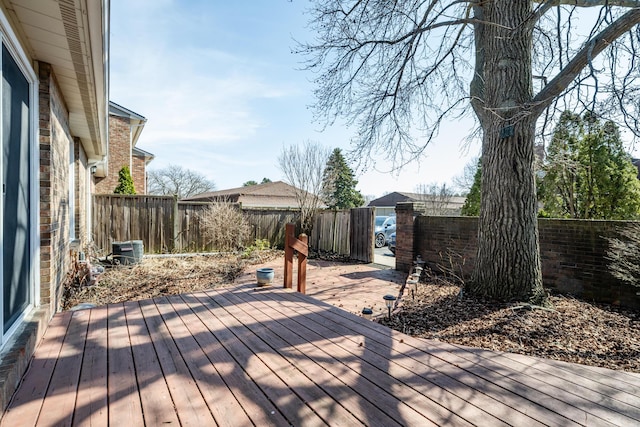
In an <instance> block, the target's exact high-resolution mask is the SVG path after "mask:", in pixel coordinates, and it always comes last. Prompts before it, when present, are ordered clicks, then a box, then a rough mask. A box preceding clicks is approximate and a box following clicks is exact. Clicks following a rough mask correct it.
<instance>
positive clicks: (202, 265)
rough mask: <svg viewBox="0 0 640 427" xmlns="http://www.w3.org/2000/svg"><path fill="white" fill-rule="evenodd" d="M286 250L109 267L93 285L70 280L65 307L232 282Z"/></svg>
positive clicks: (278, 256)
mask: <svg viewBox="0 0 640 427" xmlns="http://www.w3.org/2000/svg"><path fill="white" fill-rule="evenodd" d="M282 256H283V255H282V251H276V250H266V251H259V252H258V251H256V253H254V254H253V255H252V256H251V257H246V256H243V255H236V254H218V255H205V256H203V255H194V256H181V257H169V258H166V257H161V258H153V257H152V258H149V257H144V258H143V260H142V262H141V263H140V264H138V265H135V266H117V267H108V268H106V269H105V272H104V273H103V274H101V275H100V276H99V278H98V281H97V283H96V284H95V285H93V286H86V285H84V284H81V282H82V280H73V281H70V283H68V284H67V285H66V286H65V292H64V298H63V310H68V309H70V308H72V307H74V306H75V305H78V304H80V303H90V304H96V305H104V304H112V303H119V302H123V301H137V300H141V299H147V298H155V297H159V296H164V295H175V294H181V293H188V292H197V291H201V290H205V289H211V288H216V287H219V286H223V285H229V284H231V283H233V281H234V280H235V279H236V278H237V277H238V276H239V275H240V274H241V273H242V272H243V271H244V270H245V269H246V268H248V267H249V266H251V265H256V264H262V263H264V262H267V261H269V260H272V259H275V258H280V257H282Z"/></svg>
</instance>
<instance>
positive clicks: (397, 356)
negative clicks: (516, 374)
mask: <svg viewBox="0 0 640 427" xmlns="http://www.w3.org/2000/svg"><path fill="white" fill-rule="evenodd" d="M237 295H240V296H241V297H244V298H245V300H246V298H247V297H248V295H249V294H247V293H245V294H244V295H241V294H239V293H238V294H237ZM301 308H303V307H301ZM287 309H291V308H289V307H287ZM294 310H297V309H294ZM296 312H298V311H296ZM298 313H300V314H305V313H304V311H299V312H298ZM305 318H306V319H307V320H308V321H314V322H315V323H316V324H315V325H313V329H314V330H318V329H321V328H323V327H324V326H323V325H324V324H326V323H327V322H326V319H325V318H323V317H320V316H318V315H314V314H305ZM285 320H286V319H285ZM351 326H353V325H351ZM333 328H334V329H333V331H334V335H335V334H340V335H344V336H348V335H349V333H352V332H353V329H348V328H347V327H344V326H341V325H338V324H334V325H333ZM328 334H330V333H327V335H328ZM363 336H364V337H365V340H364V341H363V340H361V339H356V340H353V339H352V344H353V345H356V346H359V345H360V342H362V343H363V347H365V350H368V351H365V352H363V354H362V357H363V359H364V360H367V361H371V362H372V363H374V364H381V363H385V362H384V360H389V361H390V362H391V363H390V364H389V372H390V373H393V375H394V377H396V378H398V377H400V378H408V379H407V380H405V381H406V384H407V385H409V386H411V387H414V388H415V389H416V390H417V391H419V392H420V393H421V394H422V395H423V396H425V397H427V398H430V399H432V400H434V401H437V402H440V404H441V405H443V406H445V407H446V408H447V409H448V410H450V411H452V412H455V413H456V414H457V415H459V416H460V417H462V418H465V419H466V420H469V421H470V422H473V423H476V424H478V423H479V424H484V425H496V426H497V425H503V424H504V425H509V424H510V423H511V425H529V426H535V425H541V424H540V423H538V422H537V421H536V420H534V419H532V418H530V417H526V416H521V413H520V412H518V411H514V410H513V408H509V407H507V406H506V405H504V404H502V403H501V402H500V401H498V400H494V399H491V398H489V397H487V396H486V395H484V394H482V393H477V391H476V390H475V389H473V388H472V387H468V386H465V384H464V383H462V382H460V381H457V380H455V379H454V378H452V377H449V376H447V375H446V373H445V372H444V370H442V371H438V370H437V369H431V368H430V367H429V366H428V365H426V364H420V363H417V361H415V360H414V359H409V358H405V357H402V356H403V355H402V354H401V353H399V352H397V351H396V350H394V349H393V347H389V346H388V345H384V344H380V343H379V342H378V341H376V340H373V339H366V335H363ZM353 345H351V347H352V346H353ZM412 361H413V362H415V363H412ZM447 366H448V365H447ZM414 375H419V376H420V377H421V378H423V379H424V380H425V381H412V379H411V377H413V376H414ZM421 402H424V401H423V400H421ZM485 411H486V412H485ZM500 416H501V417H502V418H500ZM501 420H504V421H501ZM440 421H441V422H442V421H443V420H440ZM448 421H449V422H451V420H448Z"/></svg>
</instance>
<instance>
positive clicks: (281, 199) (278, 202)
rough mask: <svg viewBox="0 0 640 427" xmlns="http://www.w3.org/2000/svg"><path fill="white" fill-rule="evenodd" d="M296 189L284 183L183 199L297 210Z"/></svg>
mask: <svg viewBox="0 0 640 427" xmlns="http://www.w3.org/2000/svg"><path fill="white" fill-rule="evenodd" d="M296 190H297V189H296V187H294V186H292V185H289V184H287V183H285V182H282V181H276V182H267V183H264V184H257V185H248V186H246V187H238V188H230V189H228V190H220V191H211V192H208V193H202V194H198V195H196V196H192V197H188V198H185V199H182V200H183V201H191V202H195V201H200V202H208V201H229V202H234V203H242V206H253V207H278V208H297V207H299V206H298V201H297V199H296V196H295V194H296V193H295V192H296Z"/></svg>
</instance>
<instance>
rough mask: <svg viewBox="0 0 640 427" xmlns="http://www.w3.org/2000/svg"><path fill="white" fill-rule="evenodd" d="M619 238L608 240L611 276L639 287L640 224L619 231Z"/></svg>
mask: <svg viewBox="0 0 640 427" xmlns="http://www.w3.org/2000/svg"><path fill="white" fill-rule="evenodd" d="M618 234H619V238H608V239H607V240H608V242H609V250H608V251H607V256H606V258H607V259H608V260H609V261H610V264H609V271H610V272H611V274H612V275H613V276H614V277H616V278H618V279H620V280H622V281H623V282H626V283H629V284H631V285H633V286H640V224H631V225H629V226H627V227H624V228H623V229H621V230H620V231H619V233H618Z"/></svg>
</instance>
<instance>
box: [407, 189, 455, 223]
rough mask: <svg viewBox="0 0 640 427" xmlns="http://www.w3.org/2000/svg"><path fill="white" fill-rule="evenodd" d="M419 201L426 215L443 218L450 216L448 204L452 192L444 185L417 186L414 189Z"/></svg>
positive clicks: (450, 211) (450, 210)
mask: <svg viewBox="0 0 640 427" xmlns="http://www.w3.org/2000/svg"><path fill="white" fill-rule="evenodd" d="M415 191H416V193H417V194H418V196H419V200H420V201H421V202H423V203H424V205H425V208H426V214H427V215H433V216H443V215H451V214H452V209H451V208H450V202H451V199H452V198H453V195H454V194H453V190H452V189H451V187H447V184H446V183H443V184H438V183H437V182H432V183H430V184H418V185H417V186H416V189H415Z"/></svg>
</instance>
